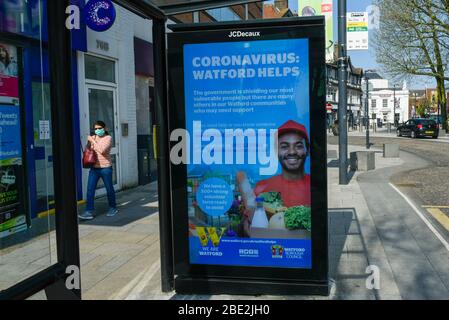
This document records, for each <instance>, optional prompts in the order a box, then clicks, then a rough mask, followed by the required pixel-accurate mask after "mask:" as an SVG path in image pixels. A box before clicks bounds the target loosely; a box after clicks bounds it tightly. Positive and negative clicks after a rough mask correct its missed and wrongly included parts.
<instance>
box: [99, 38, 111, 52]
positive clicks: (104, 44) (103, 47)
mask: <svg viewBox="0 0 449 320" xmlns="http://www.w3.org/2000/svg"><path fill="white" fill-rule="evenodd" d="M97 49H100V50H103V51H109V43H107V42H106V41H101V40H97Z"/></svg>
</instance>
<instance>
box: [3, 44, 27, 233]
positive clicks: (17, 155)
mask: <svg viewBox="0 0 449 320" xmlns="http://www.w3.org/2000/svg"><path fill="white" fill-rule="evenodd" d="M20 110H21V106H20V104H19V72H18V51H17V48H16V47H15V46H11V45H8V44H5V43H0V238H4V237H6V236H9V235H11V234H14V233H17V232H19V231H22V230H26V229H27V227H28V225H27V219H26V214H25V212H24V210H23V208H24V206H23V196H24V194H23V193H24V192H23V190H24V184H23V163H22V139H21V125H20V124H21V120H20Z"/></svg>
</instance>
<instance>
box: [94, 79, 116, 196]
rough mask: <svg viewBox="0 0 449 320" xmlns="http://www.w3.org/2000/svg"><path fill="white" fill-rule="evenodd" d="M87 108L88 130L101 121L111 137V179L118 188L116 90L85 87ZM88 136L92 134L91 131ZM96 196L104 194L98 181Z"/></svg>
mask: <svg viewBox="0 0 449 320" xmlns="http://www.w3.org/2000/svg"><path fill="white" fill-rule="evenodd" d="M86 91H87V95H86V96H87V104H86V105H87V106H88V114H87V118H88V123H89V126H90V130H92V125H93V124H94V123H95V122H96V121H98V120H101V121H103V122H104V123H105V124H106V128H107V131H108V132H109V134H110V135H111V136H112V150H111V159H112V169H113V173H112V179H113V183H114V188H115V189H116V190H117V189H119V188H120V172H119V171H120V170H119V168H120V163H119V162H120V156H119V126H118V115H117V92H116V91H117V89H116V88H114V87H108V86H102V85H93V84H87V85H86ZM90 134H93V132H92V131H91V132H90ZM96 194H97V195H102V194H106V189H105V188H104V185H103V181H102V180H101V179H100V181H99V183H98V186H97V193H96Z"/></svg>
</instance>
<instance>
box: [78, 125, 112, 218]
mask: <svg viewBox="0 0 449 320" xmlns="http://www.w3.org/2000/svg"><path fill="white" fill-rule="evenodd" d="M93 128H94V130H95V135H93V136H89V137H88V138H87V140H88V144H87V148H91V149H92V150H94V152H95V155H96V163H95V165H94V166H93V168H91V169H90V171H89V179H88V182H87V206H86V211H85V212H84V213H83V214H80V215H79V218H80V219H83V220H92V219H93V218H94V197H95V190H96V189H97V183H98V180H99V179H100V178H102V179H103V182H104V186H105V188H106V191H107V194H108V202H109V211H108V213H107V216H108V217H113V216H115V215H116V214H117V213H118V210H117V206H116V202H115V191H114V186H113V183H112V161H111V149H112V137H111V136H110V135H109V133H108V132H107V131H106V124H105V123H104V122H103V121H97V122H95V124H94V125H93Z"/></svg>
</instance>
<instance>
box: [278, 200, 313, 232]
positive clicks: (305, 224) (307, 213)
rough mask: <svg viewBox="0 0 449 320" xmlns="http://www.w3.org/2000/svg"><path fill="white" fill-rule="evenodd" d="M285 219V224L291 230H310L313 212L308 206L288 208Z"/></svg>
mask: <svg viewBox="0 0 449 320" xmlns="http://www.w3.org/2000/svg"><path fill="white" fill-rule="evenodd" d="M284 220H285V226H286V227H287V229H289V230H296V229H306V230H308V231H310V230H311V229H312V221H311V220H312V212H311V210H310V208H308V207H304V206H299V207H291V208H288V209H287V211H285V216H284Z"/></svg>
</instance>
